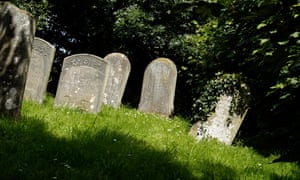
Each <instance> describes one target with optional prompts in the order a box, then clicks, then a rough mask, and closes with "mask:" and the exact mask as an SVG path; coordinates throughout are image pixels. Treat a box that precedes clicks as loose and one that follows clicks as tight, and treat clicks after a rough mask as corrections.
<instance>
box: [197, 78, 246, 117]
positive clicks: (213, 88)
mask: <svg viewBox="0 0 300 180" xmlns="http://www.w3.org/2000/svg"><path fill="white" fill-rule="evenodd" d="M221 95H228V96H232V97H233V102H232V105H231V109H230V113H231V114H233V113H236V114H243V113H244V112H245V110H246V109H247V108H248V107H249V103H250V90H249V89H248V87H247V85H246V84H245V80H244V79H243V77H242V75H240V74H223V73H217V74H216V78H215V79H213V80H210V81H209V82H208V83H207V84H206V85H205V86H204V88H203V89H202V93H201V96H200V97H199V98H197V99H195V100H194V104H193V115H194V117H193V122H195V121H198V120H200V121H206V120H207V117H208V116H209V115H210V113H211V112H213V111H214V110H215V107H216V103H217V101H218V100H219V97H220V96H221Z"/></svg>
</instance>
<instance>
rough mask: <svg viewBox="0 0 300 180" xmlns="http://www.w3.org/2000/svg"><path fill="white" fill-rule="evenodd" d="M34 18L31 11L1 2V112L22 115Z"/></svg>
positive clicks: (8, 115)
mask: <svg viewBox="0 0 300 180" xmlns="http://www.w3.org/2000/svg"><path fill="white" fill-rule="evenodd" d="M34 34H35V22H34V19H33V17H32V16H31V14H29V13H28V12H26V11H22V10H20V9H18V8H17V7H16V6H14V5H13V4H11V3H8V2H0V114H1V115H4V116H7V117H11V118H14V119H18V118H20V116H21V108H22V100H23V95H24V89H25V82H26V77H27V71H28V66H29V59H30V57H31V47H32V41H33V38H34Z"/></svg>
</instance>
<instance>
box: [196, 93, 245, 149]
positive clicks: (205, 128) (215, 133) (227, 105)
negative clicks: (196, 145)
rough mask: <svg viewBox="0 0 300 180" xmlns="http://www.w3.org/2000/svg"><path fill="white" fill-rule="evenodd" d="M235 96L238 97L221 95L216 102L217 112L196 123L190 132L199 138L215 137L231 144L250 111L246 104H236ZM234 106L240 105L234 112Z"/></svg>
mask: <svg viewBox="0 0 300 180" xmlns="http://www.w3.org/2000/svg"><path fill="white" fill-rule="evenodd" d="M234 98H237V97H233V96H232V95H221V96H220V97H219V100H218V102H217V104H216V108H215V112H214V113H212V114H211V115H210V116H209V117H208V119H207V121H204V122H201V121H199V122H197V123H195V124H194V125H193V127H192V128H191V131H190V134H191V135H194V136H196V139H198V140H202V139H207V138H215V139H217V140H219V141H220V142H223V143H225V144H227V145H231V144H232V142H233V140H234V138H235V136H236V134H237V132H238V130H239V128H240V126H241V124H242V122H243V120H244V117H245V116H246V113H247V111H248V108H244V107H245V105H244V104H240V103H239V102H238V104H235V103H234V102H237V101H235V100H234ZM238 98H243V97H238ZM234 104H235V105H234ZM232 106H240V108H239V111H236V112H232V111H234V110H233V109H234V108H232ZM243 106H244V107H243ZM195 130H196V131H195ZM193 133H196V134H193Z"/></svg>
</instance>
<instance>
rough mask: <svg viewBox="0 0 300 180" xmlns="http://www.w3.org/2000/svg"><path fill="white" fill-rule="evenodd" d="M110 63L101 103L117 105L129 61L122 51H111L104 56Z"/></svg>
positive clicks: (128, 68)
mask: <svg viewBox="0 0 300 180" xmlns="http://www.w3.org/2000/svg"><path fill="white" fill-rule="evenodd" d="M104 60H106V61H107V62H109V63H110V72H109V77H108V81H107V85H106V89H105V92H104V99H103V103H104V104H106V105H110V106H113V107H115V108H117V107H119V106H120V104H121V100H122V97H123V94H124V90H125V87H126V84H127V80H128V76H129V73H130V62H129V60H128V58H127V57H126V56H125V55H124V54H122V53H111V54H108V55H107V56H105V57H104Z"/></svg>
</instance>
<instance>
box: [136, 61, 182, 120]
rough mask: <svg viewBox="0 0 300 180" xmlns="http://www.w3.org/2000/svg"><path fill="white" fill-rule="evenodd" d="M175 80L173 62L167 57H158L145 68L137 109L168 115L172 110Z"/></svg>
mask: <svg viewBox="0 0 300 180" xmlns="http://www.w3.org/2000/svg"><path fill="white" fill-rule="evenodd" d="M176 80H177V69H176V66H175V64H174V63H173V62H172V61H171V60H170V59H167V58H158V59H155V60H154V61H152V62H151V63H150V64H149V65H148V66H147V68H146V70H145V73H144V79H143V87H142V93H141V98H140V103H139V107H138V109H139V110H140V111H142V112H148V113H156V114H160V115H162V116H165V117H170V116H171V114H172V112H173V110H174V96H175V88H176Z"/></svg>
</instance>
